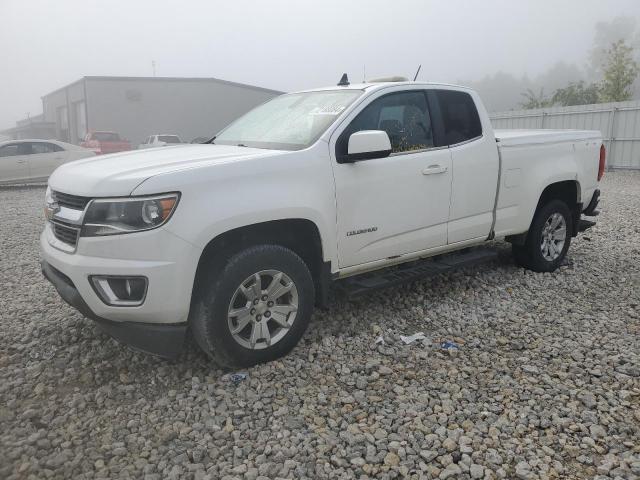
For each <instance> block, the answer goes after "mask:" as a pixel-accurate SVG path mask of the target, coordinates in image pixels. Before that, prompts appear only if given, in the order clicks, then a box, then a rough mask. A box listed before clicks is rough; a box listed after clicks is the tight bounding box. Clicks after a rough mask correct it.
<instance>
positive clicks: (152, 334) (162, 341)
mask: <svg viewBox="0 0 640 480" xmlns="http://www.w3.org/2000/svg"><path fill="white" fill-rule="evenodd" d="M41 267H42V273H43V275H44V276H45V277H46V278H47V280H49V281H50V282H51V283H52V284H53V286H54V287H55V288H56V290H57V291H58V293H59V294H60V296H61V297H62V299H63V300H64V301H65V302H67V303H68V304H69V305H71V306H72V307H74V308H75V309H76V310H78V311H79V312H80V313H82V314H83V315H84V316H85V317H88V318H90V319H92V320H94V321H95V322H96V323H97V325H98V327H99V328H100V329H101V330H102V331H104V332H105V333H107V334H108V335H111V336H112V337H113V338H115V339H116V340H118V341H120V342H122V343H124V344H126V345H128V346H130V347H131V348H133V349H135V350H140V351H143V352H146V353H150V354H153V355H158V356H160V357H163V358H175V357H177V356H178V355H179V354H180V352H181V351H182V347H183V344H184V339H185V337H186V333H187V324H186V323H181V324H152V323H139V322H114V321H111V320H107V319H105V318H101V317H99V316H98V315H96V314H95V313H94V312H93V311H92V310H91V308H90V307H89V305H87V303H86V302H85V301H84V299H83V298H82V295H80V293H79V292H78V290H77V289H76V287H75V285H74V284H73V281H72V280H71V279H70V278H69V277H67V276H66V275H65V274H63V273H62V272H60V271H59V270H57V269H56V268H54V267H53V266H51V265H50V264H49V263H47V262H46V261H44V260H43V261H42V262H41Z"/></svg>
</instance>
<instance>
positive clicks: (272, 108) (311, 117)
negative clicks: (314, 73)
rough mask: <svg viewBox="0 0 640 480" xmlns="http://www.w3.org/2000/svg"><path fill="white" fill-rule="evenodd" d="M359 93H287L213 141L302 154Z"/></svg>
mask: <svg viewBox="0 0 640 480" xmlns="http://www.w3.org/2000/svg"><path fill="white" fill-rule="evenodd" d="M361 94H362V90H327V91H319V92H307V93H290V94H287V95H282V96H280V97H276V98H274V99H273V100H271V101H269V102H267V103H265V104H263V105H260V106H259V107H257V108H255V109H253V110H251V111H250V112H249V113H247V114H246V115H244V116H243V117H240V119H238V120H236V121H235V122H234V123H232V124H231V125H230V126H228V127H227V128H226V129H224V130H223V131H222V132H221V133H220V134H219V135H218V136H216V138H215V143H216V144H221V145H240V146H244V147H254V148H267V149H275V150H301V149H303V148H306V147H308V146H309V145H311V144H312V143H313V142H315V141H316V140H317V139H318V138H320V136H321V135H322V134H323V133H324V132H325V130H326V129H327V128H329V126H330V125H331V124H332V123H333V121H334V120H335V119H336V118H337V117H338V115H340V114H341V113H342V112H343V111H344V110H345V109H346V108H347V107H348V106H349V105H350V104H351V102H353V101H354V100H355V99H356V98H357V97H359V96H360V95H361Z"/></svg>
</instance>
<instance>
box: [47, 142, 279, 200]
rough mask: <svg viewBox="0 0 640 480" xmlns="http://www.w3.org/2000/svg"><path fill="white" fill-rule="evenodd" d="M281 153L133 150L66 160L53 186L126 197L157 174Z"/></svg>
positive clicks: (220, 148) (213, 148)
mask: <svg viewBox="0 0 640 480" xmlns="http://www.w3.org/2000/svg"><path fill="white" fill-rule="evenodd" d="M278 153H282V152H280V151H278V150H263V149H258V148H247V147H235V146H228V145H211V144H195V145H176V146H173V147H161V148H152V149H148V150H133V151H128V152H121V153H114V154H111V155H101V156H98V157H91V158H87V159H83V160H78V161H75V162H70V163H65V164H64V165H62V166H60V167H59V168H58V169H56V171H55V172H53V174H52V175H51V177H49V186H50V187H51V188H52V189H53V190H56V191H59V192H64V193H69V194H71V195H80V196H83V197H109V196H125V195H129V194H131V192H132V191H133V190H134V189H135V188H136V187H137V186H138V185H140V183H142V182H144V181H145V180H147V179H148V178H150V177H153V176H154V175H160V174H165V173H170V172H175V171H178V170H184V169H192V168H207V167H211V166H215V165H219V164H222V163H229V162H237V161H244V160H249V159H252V158H258V157H267V156H271V155H275V154H278ZM178 187H179V185H176V188H178Z"/></svg>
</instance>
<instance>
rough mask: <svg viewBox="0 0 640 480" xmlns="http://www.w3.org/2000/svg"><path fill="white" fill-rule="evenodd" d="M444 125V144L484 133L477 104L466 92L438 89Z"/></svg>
mask: <svg viewBox="0 0 640 480" xmlns="http://www.w3.org/2000/svg"><path fill="white" fill-rule="evenodd" d="M435 95H436V98H437V99H438V104H439V107H440V112H441V115H442V123H443V127H444V132H443V135H444V138H443V145H455V144H456V143H460V142H465V141H467V140H471V139H473V138H477V137H479V136H481V135H482V125H481V124H480V116H479V115H478V110H477V109H476V105H475V103H474V101H473V99H472V98H471V95H469V94H468V93H466V92H458V91H455V90H436V91H435Z"/></svg>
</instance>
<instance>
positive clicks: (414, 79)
mask: <svg viewBox="0 0 640 480" xmlns="http://www.w3.org/2000/svg"><path fill="white" fill-rule="evenodd" d="M421 68H422V64H420V65H418V71H417V72H416V75H415V77H413V81H414V82H415V81H416V78H418V74H419V73H420V69H421Z"/></svg>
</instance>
